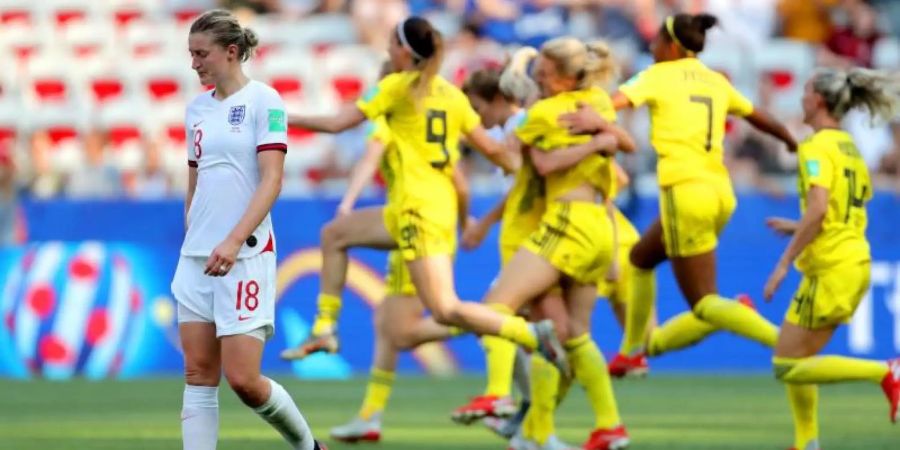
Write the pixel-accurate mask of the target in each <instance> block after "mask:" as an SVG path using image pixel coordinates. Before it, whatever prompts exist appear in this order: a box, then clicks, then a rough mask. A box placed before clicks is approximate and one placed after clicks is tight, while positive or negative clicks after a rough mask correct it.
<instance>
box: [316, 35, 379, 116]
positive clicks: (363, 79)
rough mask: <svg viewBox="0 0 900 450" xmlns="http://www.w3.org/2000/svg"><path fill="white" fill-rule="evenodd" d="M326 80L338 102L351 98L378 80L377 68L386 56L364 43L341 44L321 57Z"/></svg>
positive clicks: (357, 96)
mask: <svg viewBox="0 0 900 450" xmlns="http://www.w3.org/2000/svg"><path fill="white" fill-rule="evenodd" d="M322 58H323V61H322V70H323V72H324V75H325V84H326V86H327V87H329V88H330V89H331V93H332V95H333V96H334V98H336V99H337V100H338V101H340V102H348V101H354V100H356V99H357V98H359V96H360V95H361V94H362V93H363V91H364V90H365V89H367V88H368V87H369V86H372V85H374V84H375V83H376V82H377V80H378V72H379V69H380V68H381V63H382V61H383V60H384V59H386V55H385V56H383V57H382V56H379V55H378V53H376V52H375V51H373V50H372V49H371V48H369V47H365V46H361V45H359V46H355V45H354V46H341V47H335V48H333V49H331V50H329V51H328V52H327V53H325V55H324V56H323V57H322Z"/></svg>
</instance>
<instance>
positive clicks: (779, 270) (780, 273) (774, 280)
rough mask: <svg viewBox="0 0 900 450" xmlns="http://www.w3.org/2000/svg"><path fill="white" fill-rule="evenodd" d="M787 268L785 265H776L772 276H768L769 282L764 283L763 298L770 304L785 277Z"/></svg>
mask: <svg viewBox="0 0 900 450" xmlns="http://www.w3.org/2000/svg"><path fill="white" fill-rule="evenodd" d="M787 273H788V267H787V265H785V264H782V263H780V262H779V263H778V265H777V266H775V270H773V271H772V274H771V275H769V280H768V281H766V287H765V289H763V298H764V299H765V300H766V301H767V302H770V301H772V297H774V296H775V291H777V290H778V287H779V286H781V283H782V282H783V281H784V277H786V276H787Z"/></svg>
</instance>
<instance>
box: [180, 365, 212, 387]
mask: <svg viewBox="0 0 900 450" xmlns="http://www.w3.org/2000/svg"><path fill="white" fill-rule="evenodd" d="M219 377H220V367H219V362H218V361H217V359H216V358H192V359H191V360H189V361H185V364H184V381H185V383H187V384H189V385H191V386H218V385H219Z"/></svg>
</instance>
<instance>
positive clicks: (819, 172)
mask: <svg viewBox="0 0 900 450" xmlns="http://www.w3.org/2000/svg"><path fill="white" fill-rule="evenodd" d="M800 170H802V171H803V174H804V179H805V180H806V183H807V184H809V185H810V186H819V187H823V188H825V189H828V190H831V188H832V185H833V182H834V162H833V161H832V160H831V158H829V157H828V152H827V151H826V150H825V149H824V148H822V146H821V145H819V144H818V143H817V142H816V140H815V139H813V140H812V141H810V142H808V143H806V144H804V145H803V146H802V147H801V148H800Z"/></svg>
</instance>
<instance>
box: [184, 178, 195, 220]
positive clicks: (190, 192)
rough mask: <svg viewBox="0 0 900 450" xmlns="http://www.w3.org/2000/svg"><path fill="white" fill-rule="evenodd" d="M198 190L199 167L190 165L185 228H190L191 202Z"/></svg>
mask: <svg viewBox="0 0 900 450" xmlns="http://www.w3.org/2000/svg"><path fill="white" fill-rule="evenodd" d="M196 190H197V167H196V166H189V167H188V184H187V194H186V195H185V197H184V229H185V230H187V229H188V225H190V224H188V212H189V211H190V210H191V202H192V201H193V200H194V191H196Z"/></svg>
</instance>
